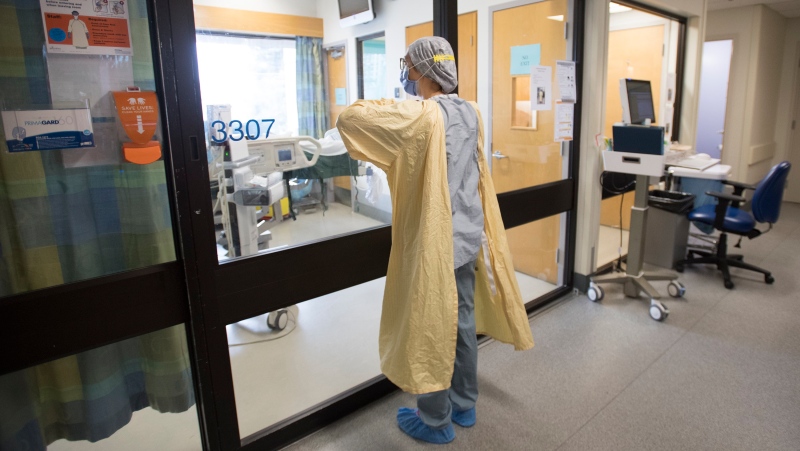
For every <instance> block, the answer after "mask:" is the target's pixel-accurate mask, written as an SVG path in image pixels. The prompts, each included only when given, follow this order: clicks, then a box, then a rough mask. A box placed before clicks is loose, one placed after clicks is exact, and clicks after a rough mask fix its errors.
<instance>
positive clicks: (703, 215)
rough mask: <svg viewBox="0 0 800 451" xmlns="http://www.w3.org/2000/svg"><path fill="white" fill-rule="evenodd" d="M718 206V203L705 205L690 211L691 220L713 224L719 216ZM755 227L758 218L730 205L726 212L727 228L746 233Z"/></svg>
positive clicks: (725, 226)
mask: <svg viewBox="0 0 800 451" xmlns="http://www.w3.org/2000/svg"><path fill="white" fill-rule="evenodd" d="M716 208H717V206H716V205H703V206H702V207H698V208H695V209H694V210H692V211H691V212H690V213H689V220H690V221H697V222H701V223H703V224H708V225H712V226H713V225H714V221H715V220H716V217H717V212H716ZM755 227H756V220H755V218H753V216H752V215H751V214H750V213H748V212H746V211H743V210H740V209H738V208H733V207H728V211H727V212H726V213H725V225H724V229H725V230H727V231H729V232H733V233H738V234H743V235H744V234H747V233H748V232H749V231H751V230H753V229H754V228H755Z"/></svg>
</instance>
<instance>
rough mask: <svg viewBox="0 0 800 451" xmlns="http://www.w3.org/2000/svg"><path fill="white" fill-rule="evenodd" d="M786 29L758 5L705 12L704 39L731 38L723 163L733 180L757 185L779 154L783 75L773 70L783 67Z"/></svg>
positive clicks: (782, 22)
mask: <svg viewBox="0 0 800 451" xmlns="http://www.w3.org/2000/svg"><path fill="white" fill-rule="evenodd" d="M785 29H786V19H785V18H783V17H782V16H780V15H779V14H778V13H776V12H774V11H773V10H771V9H769V8H767V7H765V6H763V5H755V6H746V7H742V8H733V9H725V10H716V11H710V12H709V13H708V32H707V34H706V40H716V39H733V57H732V60H731V77H730V86H729V89H728V106H727V117H726V119H725V136H724V140H723V151H722V160H723V163H725V164H730V165H731V166H732V167H733V175H734V179H736V180H740V181H744V182H748V183H756V182H758V181H759V180H761V178H763V177H764V175H766V173H767V172H768V171H769V168H770V167H771V166H772V163H773V160H774V159H775V157H776V155H778V154H780V152H778V145H777V140H776V129H777V128H776V121H777V120H778V114H777V108H776V105H778V100H779V98H780V97H781V90H780V86H781V75H782V72H783V71H782V70H781V69H776V68H783V60H784V43H785ZM786 96H787V97H788V94H787V95H786Z"/></svg>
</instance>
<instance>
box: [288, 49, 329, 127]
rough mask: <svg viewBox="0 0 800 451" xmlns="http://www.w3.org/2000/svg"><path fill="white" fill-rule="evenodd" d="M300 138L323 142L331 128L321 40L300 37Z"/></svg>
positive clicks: (298, 93)
mask: <svg viewBox="0 0 800 451" xmlns="http://www.w3.org/2000/svg"><path fill="white" fill-rule="evenodd" d="M296 42H297V116H298V119H299V121H298V123H299V134H300V135H301V136H302V135H305V136H310V137H312V138H317V139H320V138H322V137H323V136H324V135H325V132H326V131H328V129H329V128H330V124H329V122H330V121H329V120H328V95H327V92H326V88H325V75H324V73H323V66H322V64H323V62H322V55H323V51H322V39H320V38H308V37H303V36H298V37H297V41H296Z"/></svg>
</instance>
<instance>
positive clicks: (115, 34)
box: [39, 0, 133, 76]
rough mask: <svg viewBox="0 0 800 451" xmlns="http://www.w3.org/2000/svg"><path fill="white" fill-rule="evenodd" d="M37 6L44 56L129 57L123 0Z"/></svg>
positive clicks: (43, 0) (45, 0) (46, 0)
mask: <svg viewBox="0 0 800 451" xmlns="http://www.w3.org/2000/svg"><path fill="white" fill-rule="evenodd" d="M39 3H40V6H41V8H42V22H43V23H44V35H45V37H46V38H47V44H46V45H47V51H48V52H50V53H71V54H82V55H133V49H132V48H131V28H130V23H129V20H128V4H127V2H126V1H125V0H92V1H86V0H39ZM51 76H52V74H51Z"/></svg>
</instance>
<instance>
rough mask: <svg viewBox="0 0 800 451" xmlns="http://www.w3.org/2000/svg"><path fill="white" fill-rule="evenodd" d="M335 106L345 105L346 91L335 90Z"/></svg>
mask: <svg viewBox="0 0 800 451" xmlns="http://www.w3.org/2000/svg"><path fill="white" fill-rule="evenodd" d="M334 92H335V93H336V105H347V89H346V88H336V90H335V91H334Z"/></svg>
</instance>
